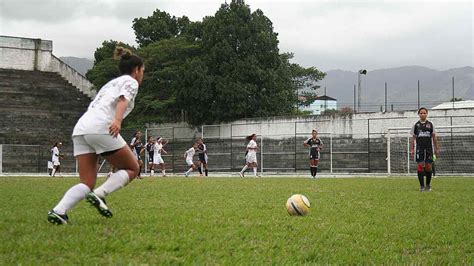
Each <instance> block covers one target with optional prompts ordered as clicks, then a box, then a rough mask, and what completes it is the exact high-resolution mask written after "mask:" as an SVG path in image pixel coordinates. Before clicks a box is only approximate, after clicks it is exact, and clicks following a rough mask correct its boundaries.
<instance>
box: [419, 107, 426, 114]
mask: <svg viewBox="0 0 474 266" xmlns="http://www.w3.org/2000/svg"><path fill="white" fill-rule="evenodd" d="M421 110H425V111H426V113H428V109H426V107H420V109H418V114H420V112H421Z"/></svg>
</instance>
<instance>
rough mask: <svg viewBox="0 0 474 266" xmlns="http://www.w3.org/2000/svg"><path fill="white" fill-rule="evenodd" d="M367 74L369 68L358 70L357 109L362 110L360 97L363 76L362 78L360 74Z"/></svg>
mask: <svg viewBox="0 0 474 266" xmlns="http://www.w3.org/2000/svg"><path fill="white" fill-rule="evenodd" d="M361 74H362V75H366V74H367V70H365V69H360V70H359V71H358V72H357V81H358V83H357V85H358V90H357V94H358V95H357V111H358V112H360V99H361V90H362V88H361V85H360V84H361V78H360V75H361Z"/></svg>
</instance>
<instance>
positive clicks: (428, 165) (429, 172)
mask: <svg viewBox="0 0 474 266" xmlns="http://www.w3.org/2000/svg"><path fill="white" fill-rule="evenodd" d="M425 174H426V186H425V191H431V175H432V165H431V163H429V162H427V163H425Z"/></svg>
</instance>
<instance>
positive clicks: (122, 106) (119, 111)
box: [109, 95, 128, 137]
mask: <svg viewBox="0 0 474 266" xmlns="http://www.w3.org/2000/svg"><path fill="white" fill-rule="evenodd" d="M127 106H128V100H127V99H125V96H123V95H121V96H120V97H119V98H118V100H117V105H116V107H115V117H114V120H113V121H112V124H110V126H109V133H110V135H112V136H114V137H117V136H118V134H119V133H120V129H121V128H122V120H123V114H124V113H125V110H127Z"/></svg>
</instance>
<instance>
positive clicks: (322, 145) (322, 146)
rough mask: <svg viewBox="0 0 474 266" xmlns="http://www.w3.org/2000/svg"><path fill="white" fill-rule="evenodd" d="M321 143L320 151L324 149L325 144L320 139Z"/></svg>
mask: <svg viewBox="0 0 474 266" xmlns="http://www.w3.org/2000/svg"><path fill="white" fill-rule="evenodd" d="M319 143H321V144H319V149H320V150H322V149H323V148H324V143H323V141H322V140H321V139H319Z"/></svg>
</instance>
